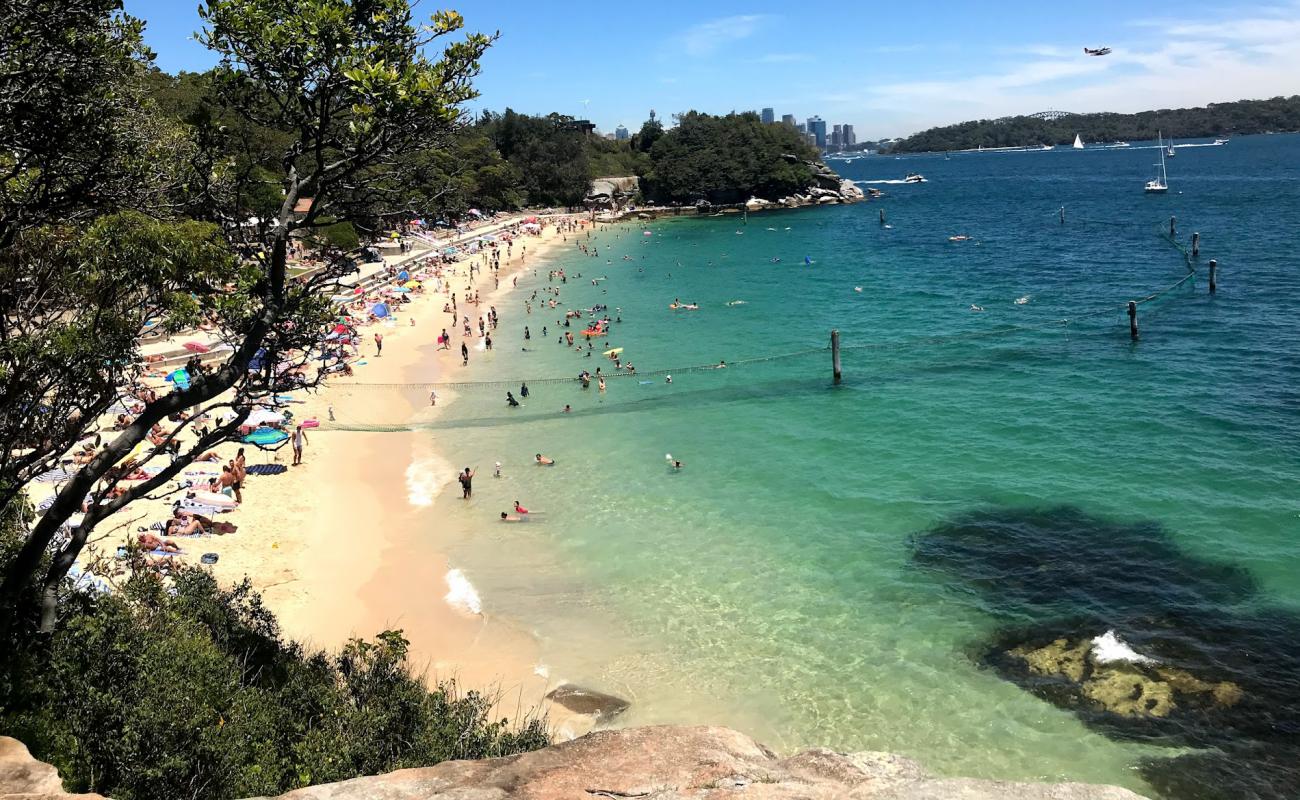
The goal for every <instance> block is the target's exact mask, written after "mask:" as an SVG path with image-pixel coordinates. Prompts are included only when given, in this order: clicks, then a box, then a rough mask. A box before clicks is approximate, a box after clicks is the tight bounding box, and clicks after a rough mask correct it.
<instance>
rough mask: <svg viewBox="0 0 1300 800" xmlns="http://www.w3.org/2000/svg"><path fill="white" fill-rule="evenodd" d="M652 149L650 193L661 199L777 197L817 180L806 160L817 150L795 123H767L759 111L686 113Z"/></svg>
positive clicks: (721, 200) (723, 200) (719, 200)
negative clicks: (806, 140) (802, 136)
mask: <svg viewBox="0 0 1300 800" xmlns="http://www.w3.org/2000/svg"><path fill="white" fill-rule="evenodd" d="M677 123H678V124H677V127H676V128H673V129H672V130H670V131H667V132H666V133H665V134H664V135H663V136H662V137H661V138H660V139H659V140H658V141H657V142H656V143H655V146H654V149H653V150H651V152H650V160H651V165H652V166H651V170H650V173H649V174H648V175H647V176H646V181H645V183H646V185H647V187H648V190H647V194H648V196H649V197H650V198H651V199H653V200H655V201H656V202H693V201H696V200H701V199H704V200H708V201H710V202H715V203H736V202H741V201H744V200H746V199H748V198H750V197H753V196H757V197H762V198H766V199H770V200H775V199H778V198H780V197H783V196H787V195H790V194H793V193H795V192H800V191H803V190H804V189H806V188H807V187H808V185H809V184H810V183H811V182H812V175H813V173H812V170H811V169H810V168H809V167H808V166H807V165H806V164H805V163H804V161H808V160H812V159H814V158H816V156H817V153H816V151H815V150H814V149H812V148H810V147H809V146H808V145H807V144H806V143H805V142H803V141H801V140H800V139H799V134H798V132H797V131H795V130H794V129H793V128H791V127H790V126H789V125H764V124H763V123H762V121H761V120H760V119H759V117H758V115H757V114H753V113H746V114H728V115H727V116H725V117H717V116H713V115H710V114H701V113H699V112H696V111H691V112H687V113H685V114H681V115H679V116H678V119H677Z"/></svg>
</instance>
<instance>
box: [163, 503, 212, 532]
mask: <svg viewBox="0 0 1300 800" xmlns="http://www.w3.org/2000/svg"><path fill="white" fill-rule="evenodd" d="M199 519H200V518H199V515H198V514H189V513H187V512H184V511H181V510H180V509H179V508H178V509H176V510H175V511H173V512H172V518H171V519H169V520H168V521H167V535H168V536H202V535H204V534H205V533H207V532H208V529H209V527H210V526H211V524H212V522H211V520H209V521H208V524H207V525H206V526H205V525H204V524H203V523H202V522H200V521H199Z"/></svg>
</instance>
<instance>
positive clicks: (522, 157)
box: [479, 108, 593, 206]
mask: <svg viewBox="0 0 1300 800" xmlns="http://www.w3.org/2000/svg"><path fill="white" fill-rule="evenodd" d="M572 122H573V119H572V118H571V117H566V116H563V115H561V114H549V115H547V116H545V117H534V116H529V115H527V114H516V113H515V112H514V111H513V110H511V109H509V108H507V109H506V110H505V113H504V114H501V115H495V114H484V115H483V118H482V119H481V120H480V121H479V129H480V130H481V131H482V132H483V134H484V135H485V136H487V137H488V139H490V140H491V141H492V143H493V144H494V145H496V148H497V151H498V152H499V153H500V154H501V155H502V157H504V158H505V159H506V160H508V161H509V162H510V164H511V166H512V167H513V168H514V170H515V171H516V172H517V173H518V175H519V190H520V192H521V193H522V194H523V196H524V199H525V201H526V202H527V203H528V204H529V205H563V206H575V205H578V204H579V203H581V202H582V199H583V198H584V197H586V196H587V191H588V190H589V189H590V188H591V178H592V174H593V173H592V166H591V154H590V142H589V137H588V136H587V135H586V134H585V133H584V132H582V131H581V130H577V129H575V128H574V127H573V126H572V125H571V123H572Z"/></svg>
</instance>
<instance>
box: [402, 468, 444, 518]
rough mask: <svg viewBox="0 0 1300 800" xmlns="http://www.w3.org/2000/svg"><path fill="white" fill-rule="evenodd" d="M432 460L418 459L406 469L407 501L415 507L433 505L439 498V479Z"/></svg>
mask: <svg viewBox="0 0 1300 800" xmlns="http://www.w3.org/2000/svg"><path fill="white" fill-rule="evenodd" d="M434 467H435V465H434V462H433V461H432V460H431V459H416V460H415V461H412V462H411V463H410V465H409V466H407V468H406V501H407V502H408V503H410V504H411V505H413V506H417V507H421V508H423V507H426V506H431V505H433V499H434V498H435V497H437V496H438V478H437V473H436V471H435V468H434Z"/></svg>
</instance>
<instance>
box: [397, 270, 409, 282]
mask: <svg viewBox="0 0 1300 800" xmlns="http://www.w3.org/2000/svg"><path fill="white" fill-rule="evenodd" d="M409 277H411V273H409V272H407V271H406V270H402V271H401V272H399V273H397V279H398V280H399V281H404V280H406V279H407V278H409Z"/></svg>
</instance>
